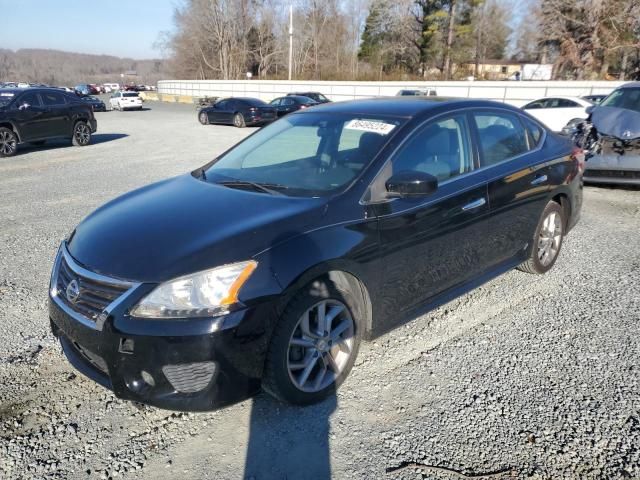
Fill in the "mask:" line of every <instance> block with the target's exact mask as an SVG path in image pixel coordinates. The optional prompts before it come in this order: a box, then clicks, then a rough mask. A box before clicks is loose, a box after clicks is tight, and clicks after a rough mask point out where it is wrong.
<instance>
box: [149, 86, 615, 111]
mask: <svg viewBox="0 0 640 480" xmlns="http://www.w3.org/2000/svg"><path fill="white" fill-rule="evenodd" d="M623 83H625V82H609V81H580V82H578V81H531V82H529V81H520V82H515V81H503V82H485V81H471V82H468V81H465V82H318V81H308V82H306V81H270V80H161V81H159V82H158V93H159V94H160V95H161V96H163V97H164V96H176V97H178V96H181V97H192V98H199V97H205V96H209V97H256V98H260V99H262V100H265V101H269V100H272V99H273V98H276V97H280V96H283V95H286V94H287V93H289V92H296V91H318V92H322V93H323V94H324V95H326V96H327V97H329V98H330V99H331V100H333V101H341V100H354V99H357V98H370V97H379V96H391V95H395V94H396V93H397V92H398V90H401V89H424V88H429V87H430V88H435V89H436V91H437V93H438V96H447V97H465V98H486V99H490V100H498V101H501V102H506V103H510V104H512V105H516V106H521V105H524V104H525V103H527V102H529V101H531V100H535V99H536V98H541V97H548V96H554V95H563V96H565V95H566V96H583V95H593V94H607V93H609V92H611V91H612V90H613V89H615V88H616V87H618V86H619V85H622V84H623ZM176 101H177V100H176ZM182 101H184V100H182Z"/></svg>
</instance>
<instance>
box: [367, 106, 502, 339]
mask: <svg viewBox="0 0 640 480" xmlns="http://www.w3.org/2000/svg"><path fill="white" fill-rule="evenodd" d="M469 126H470V121H469V117H468V116H467V114H465V113H461V114H457V115H448V116H443V117H439V118H438V119H437V120H434V121H431V122H429V123H428V124H426V125H425V126H423V127H420V128H419V130H418V131H417V132H416V133H414V134H413V135H412V136H411V137H410V138H409V140H408V141H406V142H405V143H404V144H403V146H402V147H400V149H399V151H398V152H397V153H396V154H395V155H394V157H393V158H392V159H391V160H390V161H389V162H388V163H387V165H386V166H385V167H384V168H383V170H382V172H381V175H379V178H378V179H376V180H375V181H374V184H373V185H372V188H373V189H375V185H376V184H377V185H378V188H379V187H380V186H381V185H384V183H385V182H386V180H388V179H389V178H390V177H391V176H392V175H394V174H396V173H398V172H401V171H407V170H409V171H411V170H417V171H422V172H425V173H429V174H431V175H433V176H434V177H436V178H437V179H438V189H437V190H436V191H435V192H434V193H432V194H431V195H429V196H427V197H422V198H397V199H388V200H386V201H381V202H378V203H376V204H375V205H374V210H375V212H376V215H377V217H378V228H379V235H380V244H381V253H382V257H383V269H382V271H383V272H384V275H383V277H384V281H383V284H384V288H383V291H384V292H389V294H388V296H387V297H386V298H384V300H383V302H384V307H383V310H384V314H383V315H382V316H381V318H386V319H387V320H386V321H387V322H389V324H388V325H385V327H387V328H391V327H392V326H394V325H393V324H394V323H397V321H398V320H400V319H401V318H402V315H398V313H399V312H407V311H410V310H412V309H414V308H415V307H418V306H419V305H421V304H424V303H428V302H429V301H432V300H434V299H435V297H436V296H437V295H439V294H443V293H444V292H446V291H447V290H448V289H452V288H453V287H456V286H459V285H462V284H464V283H465V282H468V281H469V280H471V279H473V278H474V277H477V276H478V275H479V274H480V273H481V272H482V271H483V269H484V268H486V267H487V262H488V258H490V257H488V256H487V252H486V250H487V248H488V246H487V245H486V237H487V233H488V220H489V202H488V192H487V181H486V179H485V178H484V176H483V175H482V174H481V173H480V172H477V173H476V172H474V171H473V170H474V168H475V165H476V162H477V159H476V154H475V149H474V148H473V142H472V139H471V134H470V132H471V129H470V127H469ZM385 193H386V190H385ZM372 198H374V199H375V194H374V195H373V196H372Z"/></svg>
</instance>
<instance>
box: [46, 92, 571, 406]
mask: <svg viewBox="0 0 640 480" xmlns="http://www.w3.org/2000/svg"><path fill="white" fill-rule="evenodd" d="M231 110H232V109H231V108H229V111H231ZM225 111H227V110H226V108H225ZM582 168H583V163H582V161H581V157H580V156H579V152H577V151H574V150H573V147H572V145H571V142H570V141H569V140H568V139H565V138H563V137H560V136H557V135H555V134H553V133H552V132H550V131H549V130H548V129H546V128H545V127H544V126H543V125H542V124H540V123H539V122H537V121H536V120H535V119H533V118H532V117H530V116H529V115H527V114H526V113H525V112H523V111H521V110H519V109H517V108H515V107H511V106H508V105H506V104H503V103H496V102H489V101H481V100H463V99H459V100H454V99H441V100H439V101H434V100H428V99H426V98H416V97H413V98H410V97H406V98H402V99H397V98H381V99H372V100H361V101H354V102H341V103H334V104H330V105H321V106H317V107H314V108H310V109H306V110H300V111H298V112H295V113H292V114H290V115H287V116H286V117H284V118H282V119H280V120H278V121H277V122H274V123H273V124H272V125H269V126H267V127H265V128H263V129H261V130H258V131H257V132H256V133H254V134H253V135H250V136H248V137H247V138H246V139H245V140H243V141H242V142H241V143H239V144H238V145H236V146H235V147H233V148H232V149H230V150H228V151H227V152H225V153H224V154H222V155H221V156H220V157H218V158H216V159H215V160H213V161H212V162H210V163H209V164H207V165H205V166H203V167H202V168H199V169H197V170H195V171H193V172H191V173H189V174H185V175H182V176H179V177H174V178H170V179H166V180H163V181H160V182H158V183H155V184H153V185H149V186H146V187H143V188H141V189H139V190H136V191H134V192H130V193H127V194H125V195H124V196H122V197H120V198H117V199H115V200H113V201H111V202H109V203H107V204H106V205H104V206H102V207H101V208H99V209H97V210H96V211H95V212H93V213H92V214H90V215H89V216H88V217H86V218H85V219H84V220H83V221H82V222H81V223H80V224H79V225H78V226H77V227H76V229H75V230H74V231H73V233H71V234H70V236H69V237H68V238H67V239H66V240H65V241H64V242H63V243H62V245H61V246H60V249H59V252H58V255H57V257H56V260H55V264H54V267H53V273H52V277H51V285H50V302H49V315H50V318H51V326H52V329H53V332H54V334H55V335H56V336H57V337H58V338H59V339H60V342H61V344H62V346H63V349H64V352H65V354H66V356H67V358H68V359H69V361H70V362H71V363H72V364H73V365H74V366H75V367H76V368H77V369H79V370H80V371H81V372H83V373H84V374H86V375H87V376H89V377H90V378H92V379H94V380H95V381H97V382H99V383H100V384H102V385H103V386H105V387H107V388H109V389H112V390H113V391H114V392H115V394H116V395H117V396H118V397H120V398H125V399H130V400H135V401H139V402H144V403H148V404H152V405H156V406H160V407H163V408H169V409H179V410H207V409H212V408H217V407H220V406H223V405H227V404H230V403H233V402H236V401H239V400H242V399H244V398H247V397H248V396H250V395H253V394H255V393H256V392H258V391H259V390H260V389H261V388H264V389H265V390H266V391H268V392H269V393H271V394H272V395H274V396H275V397H277V398H279V399H281V400H284V401H287V402H291V403H296V404H309V403H313V402H317V401H320V400H322V399H323V398H325V397H327V396H329V395H333V394H334V392H335V390H336V389H337V388H338V386H339V385H340V384H341V383H342V381H343V380H344V379H345V378H346V377H347V375H348V374H349V371H350V370H351V367H352V366H353V365H354V362H355V361H356V356H357V354H358V347H359V344H360V341H361V340H362V339H364V338H372V337H374V336H376V335H379V334H381V333H382V332H385V331H387V330H389V329H390V328H393V327H396V326H398V325H401V324H403V323H404V322H406V321H408V320H410V319H411V318H415V317H416V316H417V315H418V314H419V313H423V312H425V311H428V310H430V309H433V308H436V307H438V306H439V305H442V304H443V303H446V302H448V301H450V300H452V299H453V298H455V297H458V296H460V295H462V294H464V293H465V292H468V291H469V290H471V289H473V288H475V287H477V286H478V285H481V284H482V283H484V282H487V281H488V280H490V279H492V278H494V277H496V276H498V275H500V274H502V273H504V272H506V271H509V270H511V269H513V268H520V269H521V270H523V271H526V272H530V273H536V274H543V273H545V272H547V271H548V270H550V269H551V268H552V267H553V265H554V263H555V262H556V259H557V258H558V255H559V253H560V249H561V247H562V241H563V238H564V237H565V235H566V234H567V232H569V230H571V228H572V227H573V226H574V225H575V224H576V222H577V221H578V218H579V215H580V209H581V205H582ZM397 394H398V395H399V396H402V392H397Z"/></svg>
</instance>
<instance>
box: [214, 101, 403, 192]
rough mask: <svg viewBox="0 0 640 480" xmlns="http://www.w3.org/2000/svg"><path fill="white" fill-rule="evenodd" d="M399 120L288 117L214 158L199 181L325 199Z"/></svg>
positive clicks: (353, 173) (319, 115)
mask: <svg viewBox="0 0 640 480" xmlns="http://www.w3.org/2000/svg"><path fill="white" fill-rule="evenodd" d="M403 121H404V120H400V119H397V118H388V117H376V116H362V115H357V114H335V113H331V114H327V113H308V114H304V115H291V116H288V117H285V118H284V119H282V120H279V121H277V122H275V123H273V124H271V125H269V126H268V127H265V128H263V129H262V130H259V131H258V132H257V133H255V134H254V135H252V136H251V137H249V138H247V140H245V141H244V142H242V143H240V144H238V145H237V146H236V147H235V148H233V149H231V150H230V151H228V152H227V153H226V154H224V155H223V156H221V157H220V158H218V159H217V160H216V161H215V162H214V163H213V164H212V165H210V166H209V167H208V168H205V170H204V172H203V173H204V175H203V178H205V179H206V180H207V181H209V182H212V183H221V184H225V185H228V186H238V185H240V184H242V183H246V184H251V185H253V186H256V184H258V185H264V186H267V187H269V188H270V189H271V190H277V191H278V192H280V193H283V194H285V195H294V196H322V195H326V194H328V193H329V192H331V191H335V190H338V189H340V188H341V187H344V186H346V185H347V184H349V183H350V182H351V181H352V180H353V179H354V178H355V177H356V176H357V175H358V174H359V173H360V172H361V171H362V170H363V169H364V168H365V167H366V166H367V165H368V164H369V163H370V162H371V160H372V159H373V158H374V157H375V155H376V154H377V152H378V151H379V150H380V149H381V148H382V146H383V145H384V144H385V143H386V141H387V140H388V138H389V137H391V135H392V134H393V133H395V131H396V130H397V129H398V127H399V126H400V125H401V123H402V122H403ZM234 182H235V185H234Z"/></svg>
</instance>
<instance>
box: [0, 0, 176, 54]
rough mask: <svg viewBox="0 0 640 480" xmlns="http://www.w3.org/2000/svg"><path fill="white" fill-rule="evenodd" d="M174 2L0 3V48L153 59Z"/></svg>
mask: <svg viewBox="0 0 640 480" xmlns="http://www.w3.org/2000/svg"><path fill="white" fill-rule="evenodd" d="M179 3H180V2H179V0H116V1H114V2H109V1H105V0H0V48H8V49H11V50H17V49H19V48H51V49H56V50H66V51H71V52H81V53H98V54H107V55H116V56H119V57H130V58H135V59H144V58H158V57H160V56H161V52H160V51H158V50H154V48H153V43H154V42H155V41H156V40H157V39H158V34H159V33H160V32H161V31H163V30H170V29H171V27H172V16H173V9H174V5H176V4H179Z"/></svg>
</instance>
